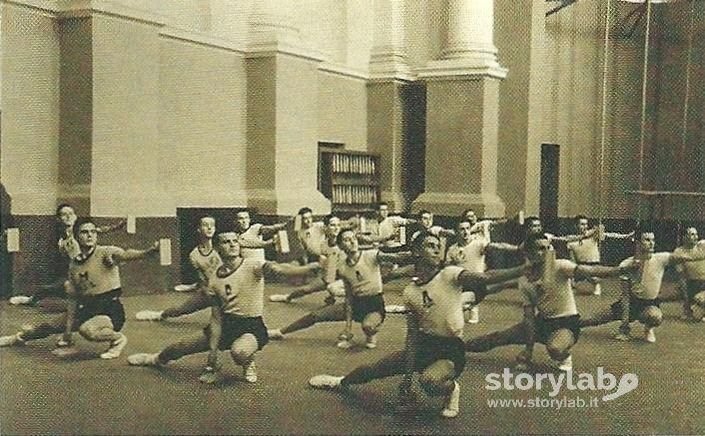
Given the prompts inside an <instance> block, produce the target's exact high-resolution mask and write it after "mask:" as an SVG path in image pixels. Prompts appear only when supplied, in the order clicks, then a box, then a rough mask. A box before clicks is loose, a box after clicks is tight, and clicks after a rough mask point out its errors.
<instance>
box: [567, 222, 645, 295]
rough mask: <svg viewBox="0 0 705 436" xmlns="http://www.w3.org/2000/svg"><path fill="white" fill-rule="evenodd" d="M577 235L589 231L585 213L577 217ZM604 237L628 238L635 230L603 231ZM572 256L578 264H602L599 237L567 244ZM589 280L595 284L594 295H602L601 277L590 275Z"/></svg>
mask: <svg viewBox="0 0 705 436" xmlns="http://www.w3.org/2000/svg"><path fill="white" fill-rule="evenodd" d="M575 224H576V230H577V235H585V234H587V232H588V231H589V227H588V219H587V217H586V216H585V215H578V216H576V217H575ZM602 236H603V237H604V238H611V239H628V238H632V237H633V236H634V232H632V233H629V234H622V233H615V232H603V233H602ZM567 247H568V252H569V253H570V258H571V260H572V261H573V262H575V263H577V264H578V265H599V264H600V240H599V238H595V237H593V238H586V239H581V240H579V241H573V242H569V243H568V244H567ZM587 281H588V282H590V283H592V284H593V285H594V289H593V292H592V293H593V295H601V294H602V287H601V285H600V279H599V278H597V277H588V278H587Z"/></svg>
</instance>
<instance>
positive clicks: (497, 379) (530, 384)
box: [485, 366, 639, 407]
mask: <svg viewBox="0 0 705 436" xmlns="http://www.w3.org/2000/svg"><path fill="white" fill-rule="evenodd" d="M485 382H486V384H485V389H487V390H490V391H498V390H506V391H513V390H519V391H529V390H535V391H537V392H547V393H548V396H549V397H550V398H551V399H554V398H555V397H556V396H557V395H559V394H560V393H563V394H564V395H565V394H566V391H568V392H575V391H577V392H584V393H586V394H590V396H591V397H592V398H591V399H590V400H589V401H588V402H587V405H589V407H594V406H596V405H597V399H598V398H600V397H601V399H602V401H612V400H614V399H616V398H619V397H621V396H623V395H626V394H628V393H629V392H631V391H633V390H634V389H636V388H637V387H638V386H639V378H638V377H637V375H636V374H633V373H626V374H622V375H621V376H619V377H617V376H616V375H614V374H612V373H610V372H607V371H605V369H604V368H603V367H601V366H600V367H598V368H597V372H596V373H595V374H592V373H585V372H583V373H574V372H573V371H567V372H564V373H559V374H553V373H548V374H543V373H540V374H528V373H519V374H513V373H512V372H511V371H510V370H509V368H504V370H503V371H502V373H501V374H499V373H489V374H487V376H485ZM596 394H597V395H596ZM537 399H538V397H537ZM577 403H578V404H577V406H578V407H579V406H580V403H581V402H580V401H578V402H577ZM547 404H553V402H551V401H550V400H548V401H547ZM515 406H516V405H515Z"/></svg>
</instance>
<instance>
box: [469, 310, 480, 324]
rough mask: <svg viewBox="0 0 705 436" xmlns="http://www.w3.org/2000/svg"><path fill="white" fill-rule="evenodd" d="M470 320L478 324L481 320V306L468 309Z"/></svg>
mask: <svg viewBox="0 0 705 436" xmlns="http://www.w3.org/2000/svg"><path fill="white" fill-rule="evenodd" d="M468 322H469V323H470V324H477V323H479V322H480V308H479V307H477V306H472V307H471V308H470V310H469V311H468Z"/></svg>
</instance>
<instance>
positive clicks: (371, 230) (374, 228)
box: [359, 202, 416, 253]
mask: <svg viewBox="0 0 705 436" xmlns="http://www.w3.org/2000/svg"><path fill="white" fill-rule="evenodd" d="M415 222H416V221H415V220H412V219H408V218H402V217H400V216H397V215H389V204H388V203H386V202H380V203H377V210H376V216H375V219H374V220H370V221H366V222H365V226H364V227H365V228H364V229H359V230H360V235H359V239H360V242H362V243H363V244H372V245H373V246H376V247H378V248H380V249H381V250H382V251H386V252H389V253H393V252H396V251H403V250H404V244H402V242H401V239H400V238H401V236H400V229H401V227H406V226H409V225H411V224H413V223H415Z"/></svg>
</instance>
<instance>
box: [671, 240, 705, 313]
mask: <svg viewBox="0 0 705 436" xmlns="http://www.w3.org/2000/svg"><path fill="white" fill-rule="evenodd" d="M704 249H705V240H698V229H696V228H695V227H686V229H685V231H684V232H683V244H682V245H681V246H680V247H678V248H676V249H675V251H674V252H673V254H674V255H676V256H682V255H692V254H694V252H695V250H701V251H702V250H704ZM677 269H678V272H679V273H680V276H679V277H680V280H679V285H680V288H681V292H683V318H684V319H686V320H692V321H705V261H702V260H701V261H698V262H685V263H682V264H680V265H678V266H677Z"/></svg>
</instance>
